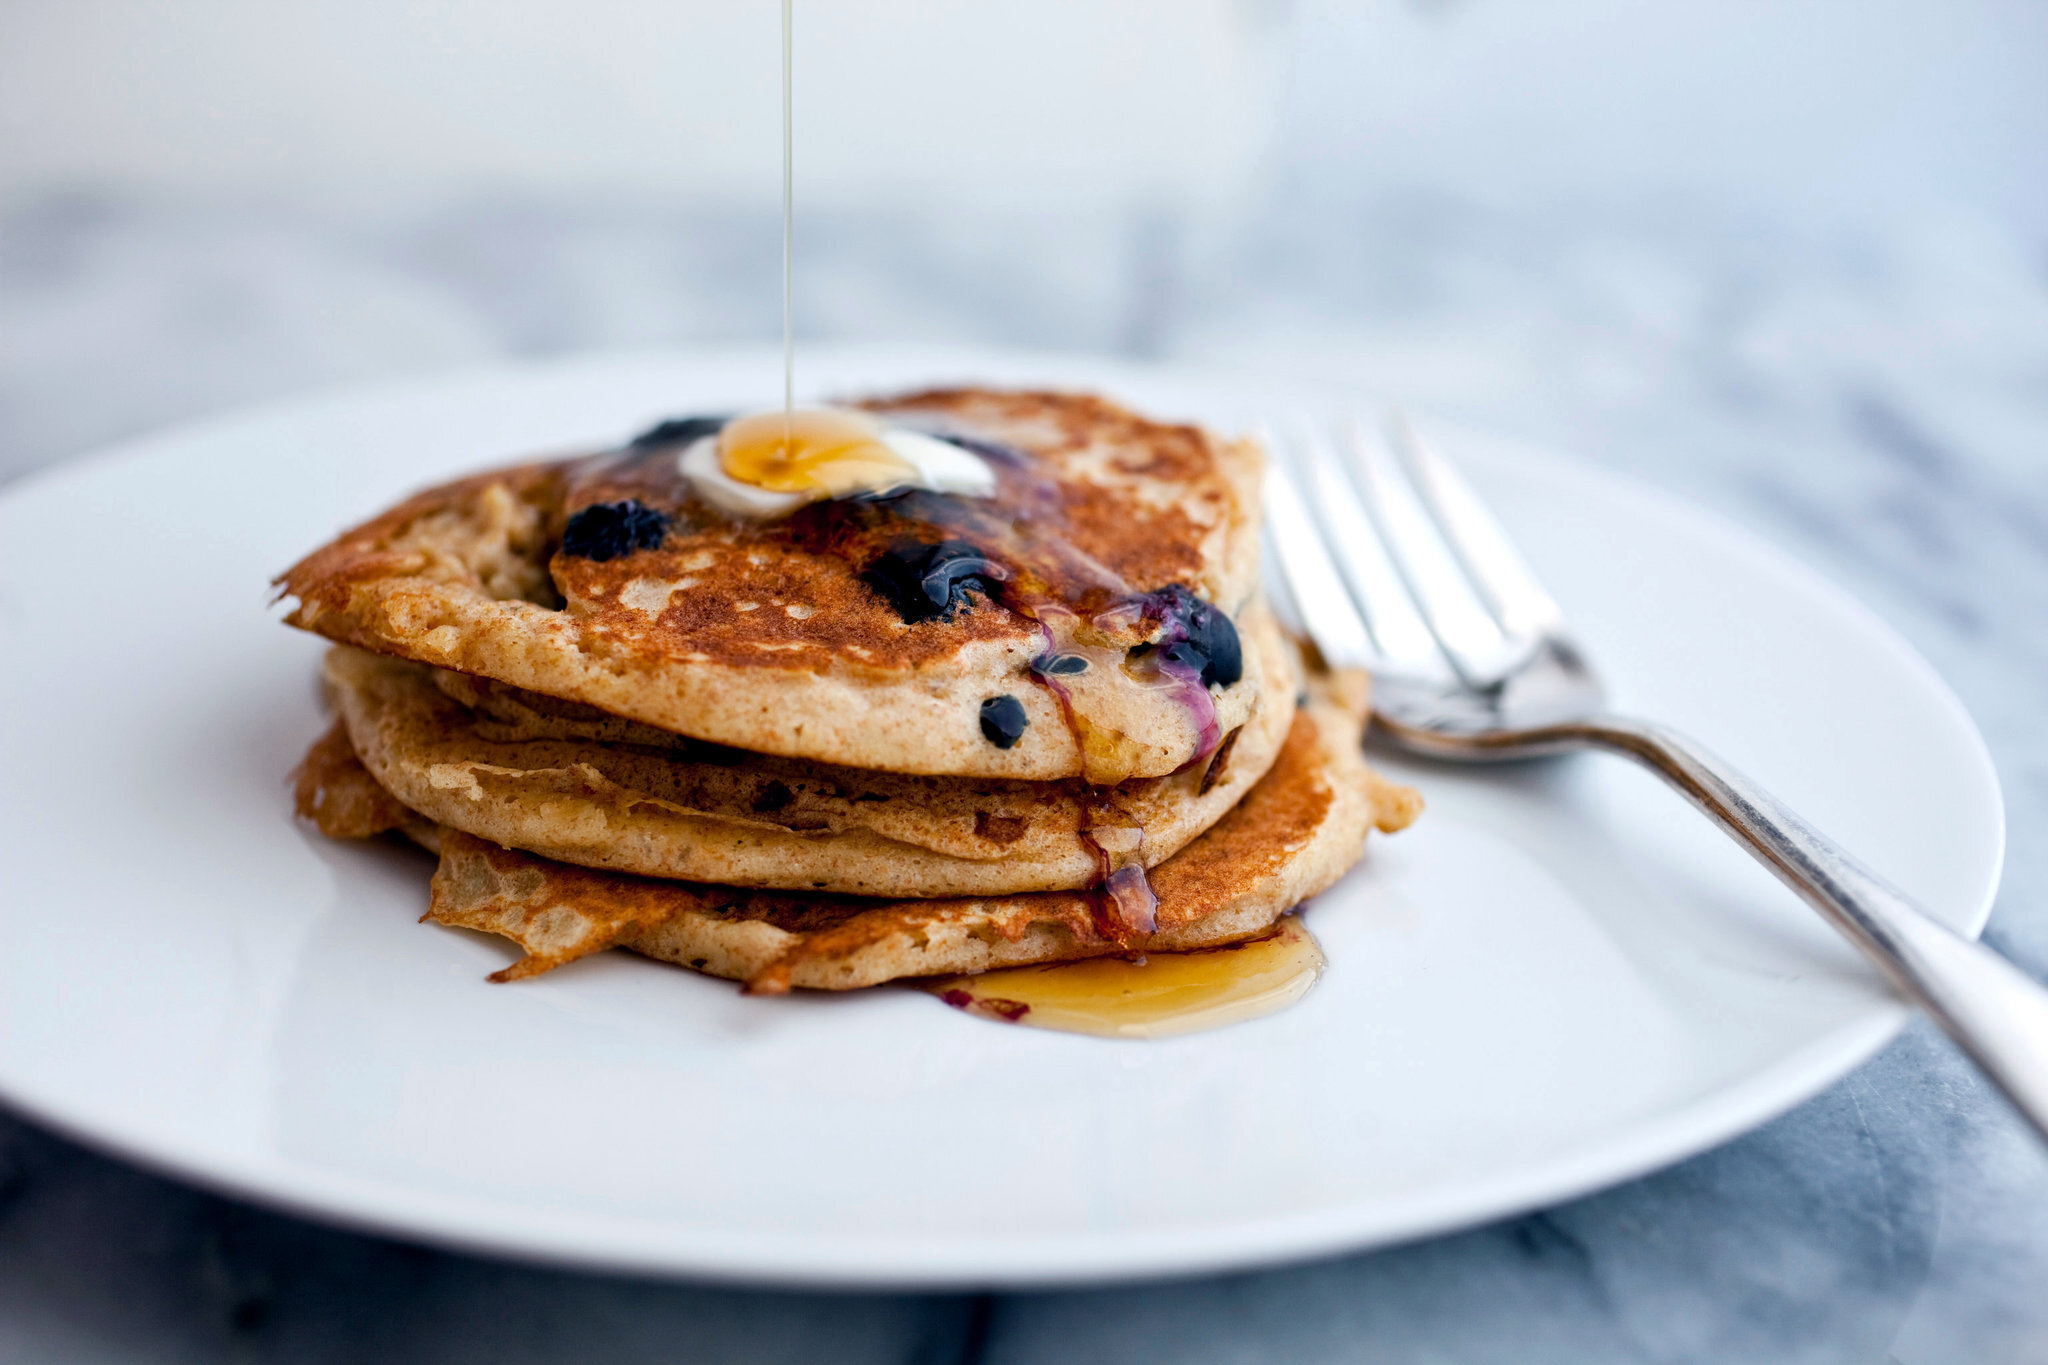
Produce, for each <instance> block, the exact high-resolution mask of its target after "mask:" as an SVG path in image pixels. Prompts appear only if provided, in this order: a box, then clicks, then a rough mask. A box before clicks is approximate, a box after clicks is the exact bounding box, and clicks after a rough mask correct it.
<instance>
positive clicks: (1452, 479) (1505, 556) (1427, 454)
mask: <svg viewBox="0 0 2048 1365" xmlns="http://www.w3.org/2000/svg"><path fill="white" fill-rule="evenodd" d="M1387 426H1388V439H1389V443H1390V444H1391V445H1392V446H1393V448H1394V453H1395V456H1396V458H1398V459H1399V460H1400V461H1401V464H1402V467H1403V469H1404V470H1405V471H1406V472H1407V474H1408V478H1409V481H1410V482H1411V483H1413V484H1414V486H1415V492H1416V495H1417V497H1418V498H1419V499H1420V500H1421V502H1422V505H1423V507H1424V509H1425V510H1427V511H1428V512H1429V514H1430V516H1431V517H1432V518H1433V519H1434V520H1435V522H1436V524H1437V528H1438V529H1439V530H1440V531H1442V533H1443V537H1444V540H1445V541H1446V542H1447V543H1448V544H1449V545H1450V547H1451V552H1452V553H1453V554H1454V555H1456V556H1457V559H1458V562H1459V564H1460V566H1461V567H1463V569H1464V570H1465V576H1466V578H1467V579H1468V580H1470V582H1471V584H1472V587H1473V589H1474V590H1475V591H1476V592H1477V593H1478V594H1479V597H1480V599H1481V600H1482V601H1483V602H1484V603H1485V604H1486V608H1487V610H1488V611H1489V612H1491V613H1492V615H1493V619H1494V620H1495V621H1497V622H1499V623H1500V627H1501V629H1502V630H1503V631H1506V632H1507V633H1508V634H1509V635H1511V636H1523V637H1531V636H1541V635H1545V634H1548V633H1551V632H1554V631H1557V630H1560V629H1562V627H1563V625H1564V613H1563V612H1562V611H1561V610H1560V609H1559V608H1558V605H1557V603H1556V601H1555V600H1554V599H1552V597H1551V596H1550V594H1549V593H1548V592H1545V591H1544V589H1543V584H1542V583H1541V581H1539V580H1538V579H1537V577H1536V575H1535V574H1534V573H1533V572H1532V571H1531V570H1530V568H1529V566H1528V564H1527V563H1526V562H1525V561H1524V560H1523V559H1522V556H1521V555H1520V553H1518V552H1517V551H1516V549H1515V546H1514V542H1513V541H1511V540H1509V539H1508V535H1507V532H1505V531H1503V530H1502V529H1501V527H1500V523H1499V522H1497V521H1495V520H1494V519H1493V514H1492V513H1491V512H1489V511H1487V510H1486V504H1485V503H1483V502H1481V501H1480V500H1479V495H1478V494H1477V493H1474V492H1473V491H1472V486H1471V485H1470V484H1468V483H1466V482H1465V478H1464V476H1463V475H1461V474H1460V473H1458V471H1457V469H1456V468H1455V467H1454V466H1453V465H1452V464H1451V462H1450V461H1449V460H1447V459H1445V458H1444V457H1443V455H1442V454H1440V453H1439V452H1438V451H1437V449H1436V447H1435V446H1434V445H1432V444H1431V443H1430V442H1428V441H1425V440H1424V439H1423V438H1422V435H1421V433H1419V432H1417V431H1416V430H1415V426H1414V424H1413V423H1411V422H1410V421H1409V420H1408V418H1407V417H1406V416H1405V415H1403V414H1400V413H1396V414H1395V415H1394V416H1393V417H1392V418H1391V419H1390V420H1389V422H1388V424H1387Z"/></svg>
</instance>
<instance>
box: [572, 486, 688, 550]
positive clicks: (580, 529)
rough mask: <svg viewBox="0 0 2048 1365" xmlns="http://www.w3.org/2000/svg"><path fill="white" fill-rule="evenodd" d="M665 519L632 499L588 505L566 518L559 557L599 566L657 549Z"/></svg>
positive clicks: (664, 534)
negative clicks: (640, 551)
mask: <svg viewBox="0 0 2048 1365" xmlns="http://www.w3.org/2000/svg"><path fill="white" fill-rule="evenodd" d="M667 534H668V517H667V516H666V515H664V514H663V513H660V512H657V511H655V510H654V509H653V508H652V507H649V506H648V505H647V504H646V503H644V502H641V501H639V500H638V499H636V498H628V499H626V500H625V501H624V502H599V503H592V504H591V505H590V506H588V507H586V508H583V509H582V510H581V511H579V512H577V513H576V514H575V515H574V516H572V517H570V518H569V524H568V525H567V526H566V527H564V528H563V530H562V553H563V554H565V555H576V556H578V557H580V558H583V559H595V560H597V561H599V562H600V563H602V562H603V561H605V560H607V559H618V558H619V557H620V556H622V555H629V554H632V553H633V552H634V551H635V550H656V549H660V548H661V541H662V537H664V536H666V535H667Z"/></svg>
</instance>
